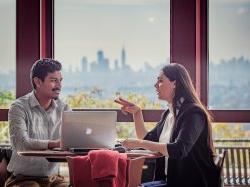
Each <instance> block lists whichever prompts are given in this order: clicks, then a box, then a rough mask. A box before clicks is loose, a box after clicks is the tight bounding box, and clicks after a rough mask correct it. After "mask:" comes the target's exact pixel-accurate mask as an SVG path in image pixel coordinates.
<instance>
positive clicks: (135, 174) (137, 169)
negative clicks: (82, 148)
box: [18, 150, 162, 187]
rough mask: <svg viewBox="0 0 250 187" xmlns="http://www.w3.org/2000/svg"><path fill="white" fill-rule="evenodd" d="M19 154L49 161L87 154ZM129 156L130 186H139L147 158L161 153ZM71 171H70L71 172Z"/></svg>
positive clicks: (155, 156) (66, 152)
mask: <svg viewBox="0 0 250 187" xmlns="http://www.w3.org/2000/svg"><path fill="white" fill-rule="evenodd" d="M18 154H19V155H22V156H33V157H45V158H46V159H47V160H48V161H49V162H67V159H66V157H68V156H69V157H74V156H79V155H83V156H84V155H87V154H88V152H86V153H84V152H83V153H80V154H79V153H72V152H69V151H53V150H45V151H20V152H18ZM126 154H127V157H128V158H130V159H131V162H130V172H129V177H130V185H129V187H138V186H139V185H140V184H141V175H142V168H143V165H144V161H145V159H155V158H158V157H161V156H162V155H161V154H160V153H156V152H149V151H141V150H138V151H137V152H136V151H129V152H126ZM69 173H70V172H69ZM70 183H71V184H72V176H71V175H70Z"/></svg>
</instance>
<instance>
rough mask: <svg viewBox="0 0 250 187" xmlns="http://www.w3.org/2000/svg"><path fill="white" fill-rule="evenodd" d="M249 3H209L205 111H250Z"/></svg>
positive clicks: (217, 0) (219, 0)
mask: <svg viewBox="0 0 250 187" xmlns="http://www.w3.org/2000/svg"><path fill="white" fill-rule="evenodd" d="M249 20H250V1H249V0H243V1H239V0H230V1H224V0H210V1H209V58H210V60H209V95H208V96H209V97H208V98H209V100H208V101H209V102H208V103H209V108H210V109H224V110H225V109H226V110H236V109H239V110H242V109H243V110H249V109H250V73H249V72H250V37H249V33H250V21H249Z"/></svg>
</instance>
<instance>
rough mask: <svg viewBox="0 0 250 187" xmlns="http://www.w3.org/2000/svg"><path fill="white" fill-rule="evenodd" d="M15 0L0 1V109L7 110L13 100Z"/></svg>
mask: <svg viewBox="0 0 250 187" xmlns="http://www.w3.org/2000/svg"><path fill="white" fill-rule="evenodd" d="M15 7H16V6H15V0H2V1H0V25H1V29H0V37H1V39H0V40H1V42H0V51H1V69H0V80H1V84H0V108H8V107H9V105H10V103H11V102H12V101H13V100H14V98H15V83H16V81H15V77H16V75H15V73H16V69H15V68H16V66H15V62H16V53H15V49H16V45H15V44H16V43H15V42H16V33H15V31H16V18H15V15H16V12H15V11H16V9H15Z"/></svg>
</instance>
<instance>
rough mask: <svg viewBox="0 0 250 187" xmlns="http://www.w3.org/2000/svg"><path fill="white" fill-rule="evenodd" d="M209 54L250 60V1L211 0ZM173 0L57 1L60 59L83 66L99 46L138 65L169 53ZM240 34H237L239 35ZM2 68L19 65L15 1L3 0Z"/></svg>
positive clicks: (157, 60) (0, 25)
mask: <svg viewBox="0 0 250 187" xmlns="http://www.w3.org/2000/svg"><path fill="white" fill-rule="evenodd" d="M209 2H210V4H209V8H210V11H209V34H210V35H209V45H210V46H209V55H210V56H209V57H210V61H213V62H215V63H217V62H219V61H220V60H221V59H225V60H228V59H230V58H232V57H240V56H244V57H246V58H248V59H250V37H249V33H250V21H249V20H250V0H210V1H209ZM169 11H170V10H169V0H74V1H72V0H55V19H54V21H55V22H54V24H55V33H54V36H55V58H57V59H58V60H60V61H62V63H63V65H64V66H66V67H68V66H69V65H72V66H73V68H79V66H80V61H81V58H82V57H83V56H85V57H87V59H88V61H89V62H92V61H96V52H97V50H103V51H104V55H105V57H106V58H108V59H109V60H110V65H111V67H112V66H113V62H114V60H116V59H117V60H118V61H120V53H121V49H122V47H125V49H126V52H127V63H128V64H129V65H130V66H131V67H132V68H133V69H134V70H138V69H141V68H142V67H143V64H144V63H145V62H148V63H149V64H151V65H152V66H157V65H159V64H161V63H164V62H166V61H167V59H168V58H169V53H170V52H169V51H170V49H169V47H170V45H169V43H170V38H169V35H170V27H169V24H170V15H169ZM236 36H237V37H236ZM0 55H1V62H0V65H1V67H2V68H1V69H4V70H7V71H8V70H14V69H15V0H0Z"/></svg>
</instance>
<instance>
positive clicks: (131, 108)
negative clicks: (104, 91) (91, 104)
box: [114, 97, 141, 115]
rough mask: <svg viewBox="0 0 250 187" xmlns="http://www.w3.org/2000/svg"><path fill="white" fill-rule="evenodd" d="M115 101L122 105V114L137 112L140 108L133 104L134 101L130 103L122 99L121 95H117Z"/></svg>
mask: <svg viewBox="0 0 250 187" xmlns="http://www.w3.org/2000/svg"><path fill="white" fill-rule="evenodd" d="M114 101H115V102H116V103H118V104H120V105H122V106H121V110H122V112H123V113H124V114H127V112H128V113H130V114H133V115H134V114H137V113H139V112H141V108H140V107H139V106H137V105H135V104H134V103H131V102H129V101H127V100H125V99H122V98H121V97H119V98H118V99H115V100H114Z"/></svg>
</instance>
